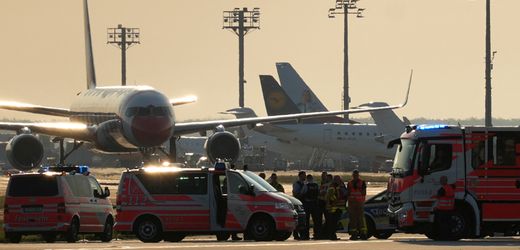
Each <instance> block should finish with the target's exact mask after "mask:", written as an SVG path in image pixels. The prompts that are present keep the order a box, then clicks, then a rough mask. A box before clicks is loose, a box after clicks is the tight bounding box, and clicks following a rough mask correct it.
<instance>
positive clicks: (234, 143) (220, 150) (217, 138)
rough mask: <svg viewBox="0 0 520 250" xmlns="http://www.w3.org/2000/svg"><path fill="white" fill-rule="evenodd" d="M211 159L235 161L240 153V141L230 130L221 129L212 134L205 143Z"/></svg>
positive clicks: (214, 160) (212, 160)
mask: <svg viewBox="0 0 520 250" xmlns="http://www.w3.org/2000/svg"><path fill="white" fill-rule="evenodd" d="M204 148H205V149H206V154H207V155H208V158H209V160H210V161H211V162H212V163H214V162H216V161H218V160H223V161H228V162H235V161H236V160H237V159H238V156H239V155H240V142H239V141H238V139H237V138H236V137H235V135H233V134H232V133H230V132H227V131H221V132H216V133H214V134H213V135H211V136H210V137H209V138H208V139H207V140H206V143H205V145H204Z"/></svg>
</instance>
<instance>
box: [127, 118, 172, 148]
mask: <svg viewBox="0 0 520 250" xmlns="http://www.w3.org/2000/svg"><path fill="white" fill-rule="evenodd" d="M132 134H133V135H134V138H135V140H136V141H137V143H138V144H139V145H138V146H140V147H155V146H159V145H161V144H163V143H164V142H166V141H167V140H168V139H170V137H171V136H172V124H171V121H170V119H169V117H153V116H136V117H134V119H133V120H132Z"/></svg>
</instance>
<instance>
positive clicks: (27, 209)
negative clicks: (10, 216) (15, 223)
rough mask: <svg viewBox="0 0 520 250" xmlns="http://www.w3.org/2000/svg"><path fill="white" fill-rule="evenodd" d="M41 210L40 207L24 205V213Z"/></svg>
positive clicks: (39, 211)
mask: <svg viewBox="0 0 520 250" xmlns="http://www.w3.org/2000/svg"><path fill="white" fill-rule="evenodd" d="M42 211H43V208H42V207H24V208H23V212H24V213H41V212H42Z"/></svg>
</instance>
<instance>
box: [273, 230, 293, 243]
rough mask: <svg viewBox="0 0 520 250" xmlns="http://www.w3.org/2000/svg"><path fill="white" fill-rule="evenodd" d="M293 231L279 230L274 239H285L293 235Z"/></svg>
mask: <svg viewBox="0 0 520 250" xmlns="http://www.w3.org/2000/svg"><path fill="white" fill-rule="evenodd" d="M291 234H292V232H277V233H276V236H275V237H274V239H275V240H276V241H285V240H287V239H289V237H291Z"/></svg>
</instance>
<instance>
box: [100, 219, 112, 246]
mask: <svg viewBox="0 0 520 250" xmlns="http://www.w3.org/2000/svg"><path fill="white" fill-rule="evenodd" d="M113 235H114V222H112V220H111V219H108V220H107V222H105V228H104V229H103V233H101V234H99V239H100V240H101V241H102V242H110V241H111V240H112V237H113Z"/></svg>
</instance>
